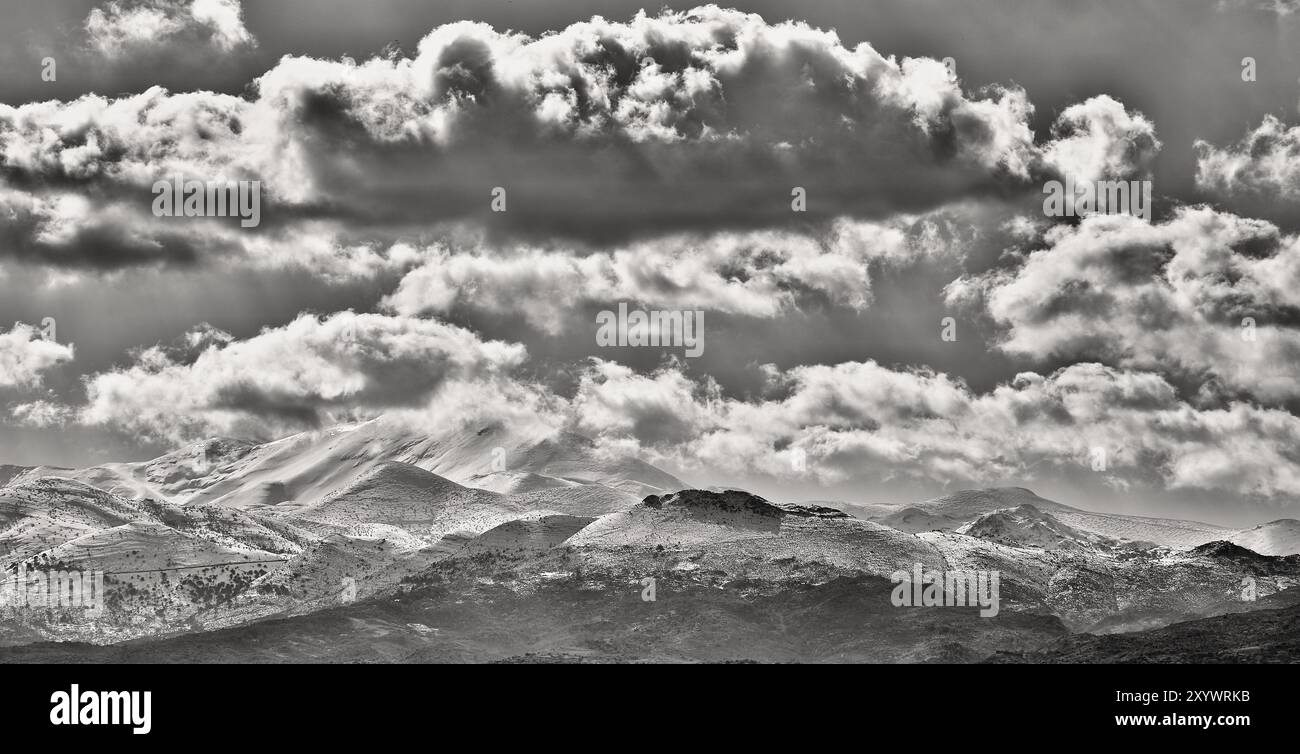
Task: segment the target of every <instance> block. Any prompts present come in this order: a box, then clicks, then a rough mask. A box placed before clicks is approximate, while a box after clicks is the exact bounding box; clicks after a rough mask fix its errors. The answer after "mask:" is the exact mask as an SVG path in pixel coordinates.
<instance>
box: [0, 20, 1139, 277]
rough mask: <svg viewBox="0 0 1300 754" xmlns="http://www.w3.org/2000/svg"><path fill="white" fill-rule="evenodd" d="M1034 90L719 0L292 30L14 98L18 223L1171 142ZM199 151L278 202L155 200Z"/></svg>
mask: <svg viewBox="0 0 1300 754" xmlns="http://www.w3.org/2000/svg"><path fill="white" fill-rule="evenodd" d="M148 7H149V8H153V6H148ZM186 7H190V6H186ZM195 7H197V4H196V6H195ZM155 12H157V11H156V9H155ZM1032 111H1033V108H1032V106H1031V105H1030V103H1029V102H1028V101H1027V99H1026V97H1025V94H1024V92H1023V91H1022V90H1020V89H1016V88H1005V87H992V88H989V89H986V90H984V91H981V92H978V93H970V92H964V91H963V90H962V89H961V88H960V86H959V85H958V83H957V82H956V81H954V80H951V79H950V77H949V76H948V74H947V70H946V68H945V67H944V66H943V65H942V64H941V63H939V62H938V61H935V60H930V59H920V58H917V59H912V58H904V59H902V60H899V59H897V58H894V57H886V56H883V55H882V54H880V53H879V52H877V51H876V50H875V49H873V48H872V47H871V46H870V45H868V44H865V43H864V44H859V45H857V46H854V47H848V46H845V45H844V44H843V43H842V42H841V40H840V39H839V38H838V37H837V36H836V34H835V33H834V32H830V31H823V30H819V29H815V28H812V27H810V26H808V25H807V24H804V23H795V22H784V23H776V24H771V23H768V22H766V21H764V20H763V19H762V18H760V17H759V16H757V15H753V14H745V13H740V12H738V11H730V10H721V9H719V8H716V7H713V6H707V7H703V8H697V9H695V10H692V11H689V12H684V13H678V12H671V11H665V12H663V13H662V14H661V15H658V16H649V15H646V14H644V13H642V14H638V15H637V16H636V17H634V18H633V19H632V20H630V21H628V22H612V21H607V20H605V19H602V18H599V17H597V18H593V19H592V20H590V21H587V22H582V23H577V24H573V25H571V26H569V27H567V28H564V29H562V30H560V31H558V32H556V33H554V34H549V35H545V36H542V37H540V38H530V37H526V36H523V35H520V34H515V33H508V32H499V31H497V30H495V29H493V28H491V27H489V26H487V25H484V24H479V23H469V22H459V23H453V24H448V25H445V26H440V27H438V28H436V29H434V30H433V31H431V32H430V33H429V34H428V35H427V36H426V37H425V38H424V39H423V40H421V42H420V44H419V47H418V51H417V53H416V54H415V56H414V57H411V58H403V57H398V56H393V57H384V58H373V59H370V60H367V61H363V62H357V61H354V60H350V59H342V60H320V59H314V58H306V57H291V56H287V57H285V58H283V59H281V60H280V61H279V62H278V63H277V65H276V66H275V67H274V68H272V69H271V70H269V71H267V72H266V73H265V74H263V75H262V76H261V77H259V78H258V79H257V80H256V82H255V84H254V86H253V88H252V94H251V95H250V97H249V98H241V97H232V96H228V95H222V94H216V93H212V92H191V93H179V94H172V93H169V92H167V91H165V90H163V89H160V88H154V89H151V90H149V91H146V92H143V93H141V94H138V95H133V96H129V97H123V98H118V99H106V98H103V97H99V96H97V95H86V96H83V97H81V98H79V99H77V100H73V101H70V102H58V101H51V102H41V103H30V104H25V105H21V106H18V107H11V106H7V105H0V190H4V191H5V192H6V196H7V198H5V199H4V201H5V202H6V204H7V206H8V207H9V208H10V211H9V212H8V213H4V214H0V217H12V219H5V220H0V223H3V224H4V225H5V228H6V230H5V233H6V234H7V236H8V237H9V239H10V241H9V243H6V244H4V245H3V246H2V247H0V248H4V249H18V250H19V253H22V254H26V255H27V256H29V257H31V258H35V259H41V258H47V257H48V258H52V259H56V260H64V262H65V263H71V262H72V261H73V260H78V259H81V260H84V261H85V263H87V264H98V265H100V266H104V265H110V266H121V265H125V264H139V263H142V262H148V263H152V262H156V261H159V260H175V259H181V260H188V259H192V258H194V257H196V256H202V255H204V254H206V253H208V252H209V251H211V250H216V251H219V252H220V251H225V250H227V249H229V248H230V247H231V244H235V245H236V246H239V247H241V248H247V247H251V246H254V245H255V244H257V243H259V242H258V241H255V240H253V239H257V238H260V237H262V236H264V235H266V234H275V233H277V232H284V229H285V227H286V226H289V225H296V224H302V223H317V224H321V223H324V224H328V223H334V224H336V226H337V227H345V228H346V229H347V231H348V232H349V234H350V235H351V236H352V237H354V238H356V237H360V236H363V235H364V234H366V233H371V234H373V235H375V236H377V237H380V238H383V239H386V240H387V241H389V242H391V241H393V240H401V239H409V238H411V237H415V236H419V235H420V234H422V233H425V232H428V231H430V230H437V229H440V228H443V227H445V225H446V224H447V223H464V222H468V223H473V224H476V225H478V226H479V227H482V228H485V229H487V230H488V231H489V232H491V233H493V234H503V235H513V236H515V237H516V238H517V239H522V240H523V242H531V243H536V242H539V241H541V240H546V241H550V240H553V239H555V238H564V239H567V240H569V241H572V242H574V243H578V244H611V243H613V244H623V243H630V242H633V241H635V240H638V239H641V238H645V237H651V236H656V235H659V234H662V233H665V232H668V233H681V232H717V231H737V230H745V229H752V228H758V227H763V228H771V227H784V228H787V229H792V228H804V227H808V226H810V225H814V224H817V223H826V222H830V221H832V220H833V219H835V218H838V217H854V218H859V219H866V220H880V219H883V218H887V217H890V216H892V215H894V214H896V213H899V212H908V213H922V212H926V211H930V210H932V209H934V208H936V207H940V206H944V205H948V204H951V203H954V202H957V201H961V200H971V199H981V198H998V199H1001V198H1005V197H1006V196H1008V195H1012V194H1015V193H1016V192H1030V193H1036V189H1037V185H1038V184H1039V183H1041V180H1040V179H1041V178H1042V177H1043V176H1053V175H1059V174H1061V173H1062V172H1073V171H1078V172H1080V173H1081V175H1087V176H1093V175H1096V174H1100V173H1115V174H1128V173H1131V172H1133V171H1134V170H1136V169H1139V168H1140V167H1141V166H1142V164H1143V163H1144V161H1145V160H1146V159H1147V158H1148V157H1149V155H1150V153H1151V152H1152V151H1153V150H1155V149H1156V148H1158V146H1159V145H1158V142H1157V141H1156V140H1155V137H1154V134H1153V133H1152V132H1151V129H1150V124H1149V122H1147V121H1146V120H1145V119H1143V118H1142V117H1141V116H1139V115H1136V114H1130V113H1128V112H1126V111H1125V109H1124V108H1123V106H1122V105H1120V104H1119V103H1118V102H1116V101H1114V100H1112V99H1110V98H1107V97H1099V98H1094V99H1091V100H1088V101H1087V102H1085V103H1081V104H1080V105H1077V106H1075V107H1072V108H1069V109H1068V110H1067V111H1066V112H1065V113H1063V114H1062V119H1061V121H1060V122H1059V123H1058V130H1057V134H1056V136H1055V140H1054V141H1053V142H1049V143H1047V144H1042V145H1040V144H1035V143H1034V139H1033V132H1032V130H1031V128H1030V126H1029V118H1030V116H1031V114H1032ZM177 175H182V176H184V177H185V178H187V179H198V180H216V179H219V178H225V179H231V180H260V181H261V182H262V201H263V204H264V205H265V206H264V207H263V211H262V218H263V225H262V227H260V228H259V229H258V230H257V231H256V232H246V233H243V234H239V235H233V236H232V235H230V234H229V233H227V234H226V235H220V236H219V237H218V238H215V239H214V238H212V237H211V236H212V235H213V234H214V233H217V229H219V230H226V231H229V227H228V226H229V224H228V223H227V224H219V223H211V222H191V220H189V219H185V218H179V219H178V218H161V219H156V218H153V217H152V216H151V215H149V214H148V208H149V206H150V200H151V198H152V197H151V195H150V193H149V190H150V187H151V186H152V183H153V181H155V180H159V179H167V178H171V177H173V176H177ZM498 187H499V188H501V189H504V191H505V197H504V198H505V203H506V204H505V209H506V211H504V212H493V211H492V210H491V202H492V192H493V190H494V189H495V188H498ZM795 187H801V188H802V189H804V190H805V192H806V211H804V212H794V211H792V201H793V198H792V191H793V190H794V188H795ZM74 209H75V210H76V211H77V212H78V213H79V217H80V218H81V219H86V220H87V221H89V224H90V226H91V227H95V226H96V225H98V227H100V228H102V229H103V230H101V231H99V232H98V233H91V232H89V231H87V232H84V233H83V232H78V231H67V232H64V233H62V234H59V233H56V232H53V230H52V229H58V228H60V227H67V228H74V227H75V228H80V227H82V223H73V222H71V221H69V220H66V219H65V218H66V217H67V216H68V215H69V213H71V212H73V210H74ZM128 211H133V212H135V213H137V214H138V215H139V217H137V218H136V219H134V220H132V221H127V220H125V219H124V218H123V213H126V212H128ZM101 214H105V215H109V216H111V217H112V219H111V220H110V219H109V217H102V218H100V217H99V215H101ZM97 220H98V222H97ZM178 220H179V221H178ZM124 226H125V227H128V228H129V229H124V230H121V231H119V232H118V234H117V235H116V236H114V235H112V231H111V230H109V229H110V228H120V227H124ZM322 232H325V231H322ZM261 243H265V242H261ZM101 246H102V247H106V248H108V249H110V250H111V251H110V252H107V253H106V252H103V251H101V250H100V249H101ZM282 246H283V248H284V249H289V248H291V247H292V244H290V243H288V242H287V241H286V242H285V243H284V244H282ZM286 253H290V252H287V251H286Z"/></svg>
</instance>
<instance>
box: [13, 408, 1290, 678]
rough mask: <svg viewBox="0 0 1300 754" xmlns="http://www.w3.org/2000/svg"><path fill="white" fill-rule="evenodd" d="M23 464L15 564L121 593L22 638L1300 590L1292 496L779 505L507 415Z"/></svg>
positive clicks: (1118, 604)
mask: <svg viewBox="0 0 1300 754" xmlns="http://www.w3.org/2000/svg"><path fill="white" fill-rule="evenodd" d="M0 483H2V484H3V487H0V570H2V571H3V574H0V575H3V576H4V577H5V578H10V577H11V576H13V575H15V574H17V573H19V572H20V569H21V570H22V571H24V572H32V571H37V570H41V569H45V570H59V571H92V570H93V571H102V572H104V574H105V595H106V607H107V609H106V611H105V614H104V615H101V616H88V615H86V614H84V611H80V610H79V609H78V608H75V607H61V608H40V609H35V608H32V607H31V606H15V605H12V604H11V605H7V606H4V607H0V660H9V661H25V660H29V659H36V658H40V659H41V661H51V660H58V659H68V660H94V659H110V658H118V659H121V658H122V657H132V658H137V659H140V658H162V657H164V655H166V653H168V652H170V653H172V654H170V655H166V656H168V657H188V658H190V659H191V660H196V661H207V660H211V661H271V660H277V661H284V660H317V661H320V660H328V661H355V660H363V661H420V662H427V661H621V662H626V661H644V660H652V661H727V660H759V661H869V662H924V661H952V662H978V661H983V660H989V661H1031V662H1033V661H1042V662H1050V661H1057V660H1058V659H1059V658H1061V657H1073V656H1087V657H1090V658H1092V660H1090V661H1106V659H1105V656H1104V653H1099V652H1098V651H1097V650H1096V647H1095V646H1094V645H1089V644H1087V642H1088V641H1091V639H1088V638H1087V637H1107V636H1115V637H1138V636H1146V635H1148V634H1155V633H1158V632H1160V631H1173V630H1174V629H1175V627H1177V626H1182V625H1191V624H1192V623H1199V622H1201V621H1216V620H1217V621H1231V620H1236V621H1246V622H1249V621H1251V620H1252V616H1264V615H1265V614H1267V613H1269V610H1270V609H1274V608H1275V609H1289V608H1290V606H1291V605H1292V604H1293V603H1300V599H1295V595H1297V594H1300V590H1296V589H1295V588H1294V587H1295V586H1296V585H1297V582H1298V581H1300V522H1298V521H1295V520H1292V519H1281V520H1278V521H1273V522H1270V523H1266V524H1261V525H1260V526H1257V527H1254V528H1249V529H1244V530H1232V529H1227V528H1223V527H1218V526H1214V525H1211V524H1205V523H1200V522H1195V521H1180V520H1172V519H1159V518H1144V517H1138V516H1125V515H1118V514H1110V513H1098V512H1090V511H1086V510H1081V509H1079V508H1075V507H1072V506H1068V505H1065V504H1062V503H1058V502H1054V501H1051V500H1047V499H1044V498H1042V497H1039V496H1038V495H1036V494H1034V493H1033V492H1031V491H1030V490H1027V489H1023V488H994V489H984V490H964V491H959V492H955V493H953V494H950V495H947V496H944V497H939V498H936V499H933V500H928V501H923V502H913V503H902V504H879V503H877V504H850V503H825V502H819V503H802V504H797V503H790V502H773V501H768V500H765V499H764V498H762V497H760V496H757V495H754V494H751V493H749V492H746V491H743V490H702V489H693V488H691V487H690V485H688V484H687V483H685V482H683V481H681V480H680V479H677V478H676V477H674V476H672V475H671V474H668V473H666V472H664V471H662V470H660V469H657V468H655V467H654V466H652V465H650V464H647V463H644V462H642V461H640V460H637V459H635V458H631V457H625V456H618V455H612V454H609V453H608V452H606V451H604V450H603V449H602V448H600V447H598V446H597V445H596V444H594V443H593V442H591V441H590V440H587V439H586V438H583V437H581V436H579V435H576V434H571V433H557V434H552V435H547V436H530V435H526V434H518V433H514V432H511V431H510V430H509V429H507V428H505V427H503V426H500V425H489V426H481V427H457V428H451V429H448V430H447V431H445V432H442V433H437V434H428V433H421V432H416V431H413V430H411V429H409V428H405V427H403V426H401V425H398V424H396V423H393V422H390V421H387V420H374V421H371V422H365V423H360V424H353V425H345V426H339V427H333V428H329V429H323V430H319V431H314V432H307V433H302V434H299V435H294V436H291V437H287V438H284V439H281V440H277V441H273V442H268V443H254V442H248V441H242V440H237V439H228V438H215V439H210V440H206V441H203V442H198V443H193V444H190V445H187V446H185V447H182V448H179V449H177V450H175V451H173V452H171V453H168V454H166V455H164V456H161V457H159V458H156V459H153V460H150V461H144V462H133V463H111V464H104V465H100V466H95V467H91V468H85V469H62V468H54V467H45V466H36V467H14V466H9V467H4V468H3V469H0ZM914 568H920V569H922V570H924V571H928V572H953V571H959V572H993V571H995V572H997V573H998V574H999V576H1000V582H999V586H1000V598H999V599H1000V610H999V611H998V614H997V615H996V616H995V617H990V618H982V617H980V615H979V612H978V610H977V609H976V608H971V607H954V608H950V609H916V608H906V607H896V606H895V604H894V603H892V602H891V598H890V595H891V592H892V590H893V589H894V585H895V582H896V581H897V578H896V575H897V574H898V573H899V572H909V571H911V570H912V569H914ZM1266 608H1267V609H1266ZM1260 620H1261V621H1262V620H1264V619H1263V618H1260ZM1264 622H1265V623H1267V625H1270V626H1274V625H1276V626H1281V625H1285V621H1277V620H1273V621H1271V622H1269V621H1264ZM1261 625H1263V624H1261ZM340 631H341V632H342V633H343V634H346V637H345V638H343V639H338V637H339V636H340V633H339V632H340ZM331 634H332V635H334V636H335V637H336V639H335V640H332V641H331V640H327V637H328V636H329V635H331ZM1175 635H1176V634H1170V636H1175ZM1243 635H1245V634H1243ZM1179 636H1181V635H1179ZM1125 640H1127V639H1123V638H1121V639H1117V641H1125ZM1252 640H1253V641H1258V640H1259V639H1258V637H1255V638H1254V639H1252ZM1097 641H1101V639H1097ZM1171 641H1176V640H1175V639H1171ZM250 642H251V643H250ZM1063 642H1064V643H1065V644H1062V643H1063ZM1080 642H1083V643H1082V644H1080ZM1229 643H1230V640H1229ZM1106 646H1111V645H1106ZM1143 646H1144V647H1145V649H1144V650H1143V651H1146V652H1148V654H1151V655H1152V656H1159V653H1158V652H1157V651H1156V650H1152V649H1150V647H1146V645H1143ZM1062 647H1065V648H1064V649H1063V648H1062ZM1080 647H1086V648H1088V650H1089V651H1091V652H1092V654H1086V655H1084V654H1080V653H1081V652H1083V650H1082V649H1080ZM1053 652H1055V653H1056V654H1053Z"/></svg>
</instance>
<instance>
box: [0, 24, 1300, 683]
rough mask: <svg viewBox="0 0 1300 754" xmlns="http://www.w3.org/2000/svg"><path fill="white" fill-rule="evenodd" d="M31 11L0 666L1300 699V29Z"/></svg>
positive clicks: (8, 287) (3, 386) (5, 264)
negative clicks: (1223, 684) (729, 669)
mask: <svg viewBox="0 0 1300 754" xmlns="http://www.w3.org/2000/svg"><path fill="white" fill-rule="evenodd" d="M14 5H15V7H12V8H10V7H6V10H5V11H4V13H5V24H4V25H3V27H0V322H2V323H5V324H4V325H0V464H3V465H0V661H3V662H41V663H58V662H108V663H115V662H137V661H148V662H178V663H209V662H226V663H228V662H236V663H273V662H277V663H278V662H411V663H425V662H464V663H481V662H526V663H539V662H572V663H577V662H584V663H587V662H592V663H594V662H747V661H758V662H802V663H812V662H816V663H822V662H874V663H919V662H947V663H982V662H990V663H1056V662H1067V663H1116V662H1124V663H1134V662H1152V663H1178V662H1183V663H1185V662H1193V663H1205V662H1215V663H1283V662H1296V661H1300V520H1298V519H1300V5H1297V4H1296V3H1295V2H1293V1H1292V0H1267V2H1265V1H1263V0H1152V2H1146V3H1135V2H1131V0H1124V1H1120V0H1104V1H1103V2H1096V3H1090V4H1087V5H1086V7H1079V4H1077V3H1071V2H1066V1H1065V0H1038V1H1037V2H1029V0H1005V1H995V0H978V1H977V2H960V3H958V2H940V1H939V0H879V1H873V2H861V3H849V4H845V3H839V2H810V3H805V4H800V5H798V6H795V5H792V4H782V3H777V2H770V1H764V2H752V3H743V4H740V7H738V8H731V7H721V6H714V5H706V6H700V7H694V8H692V7H689V6H676V5H670V6H668V7H665V8H663V9H657V8H644V9H643V8H642V4H641V3H637V2H605V3H590V2H579V1H577V0H572V1H570V0H565V1H563V2H560V1H557V2H553V3H552V2H547V3H517V2H513V3H512V2H509V0H484V1H483V2H478V3H474V4H473V5H472V10H470V7H471V6H468V5H466V6H462V5H460V4H442V3H439V4H421V3H413V2H404V1H400V0H374V1H373V2H368V3H356V4H354V5H346V4H342V3H334V2H323V0H315V1H312V0H278V1H277V2H276V3H257V4H255V3H241V2H239V0H84V1H77V2H74V1H72V0H68V1H66V2H35V1H34V0H33V1H32V2H28V1H27V0H21V1H20V2H18V3H16V4H14ZM467 14H468V15H467ZM9 322H13V323H14V324H13V325H12V327H10V326H8V323H9Z"/></svg>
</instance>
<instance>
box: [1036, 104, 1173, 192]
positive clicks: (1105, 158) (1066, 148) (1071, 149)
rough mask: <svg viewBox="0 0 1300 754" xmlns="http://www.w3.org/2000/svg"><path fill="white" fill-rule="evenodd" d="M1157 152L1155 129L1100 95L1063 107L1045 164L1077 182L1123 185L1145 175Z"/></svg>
mask: <svg viewBox="0 0 1300 754" xmlns="http://www.w3.org/2000/svg"><path fill="white" fill-rule="evenodd" d="M1159 151H1160V140H1159V139H1157V138H1156V128H1155V124H1153V123H1152V122H1151V121H1150V120H1148V119H1147V118H1145V117H1143V116H1142V114H1141V113H1130V112H1129V111H1128V110H1127V109H1126V108H1125V107H1124V105H1123V104H1122V103H1120V102H1119V101H1118V100H1116V99H1114V98H1113V97H1110V96H1109V95H1105V94H1102V95H1098V96H1096V97H1092V98H1090V99H1088V100H1086V101H1084V102H1080V103H1078V104H1075V105H1071V106H1069V107H1067V108H1065V110H1064V111H1063V112H1062V113H1061V114H1060V116H1059V117H1058V118H1057V119H1056V122H1055V123H1053V124H1052V140H1051V142H1049V143H1048V145H1047V146H1046V148H1045V149H1044V159H1045V160H1046V161H1047V163H1048V164H1049V165H1051V166H1052V167H1053V168H1055V169H1056V170H1057V171H1058V172H1059V173H1060V174H1061V175H1062V176H1069V177H1072V178H1074V179H1075V180H1076V181H1097V180H1102V179H1113V180H1119V179H1129V178H1135V177H1138V176H1139V175H1140V174H1142V173H1144V172H1145V171H1147V170H1148V169H1149V168H1150V165H1151V161H1152V160H1153V159H1155V156H1156V153H1157V152H1159Z"/></svg>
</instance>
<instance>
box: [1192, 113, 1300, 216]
mask: <svg viewBox="0 0 1300 754" xmlns="http://www.w3.org/2000/svg"><path fill="white" fill-rule="evenodd" d="M1196 153H1197V159H1196V184H1197V186H1198V187H1200V188H1201V189H1202V190H1205V191H1208V192H1210V193H1211V194H1214V195H1215V196H1217V197H1220V198H1223V199H1233V198H1239V197H1245V198H1253V199H1257V200H1265V201H1282V202H1289V203H1293V204H1294V203H1296V202H1300V126H1292V127H1290V128H1287V126H1286V125H1285V124H1284V123H1283V122H1282V121H1281V120H1279V119H1278V118H1276V117H1274V116H1272V115H1266V116H1264V121H1263V122H1262V123H1260V125H1259V127H1258V128H1256V129H1254V130H1253V131H1251V132H1250V133H1248V134H1246V136H1245V137H1244V138H1242V139H1241V141H1239V142H1237V143H1236V144H1232V145H1229V146H1226V147H1222V148H1220V147H1216V146H1214V145H1212V144H1209V143H1208V142H1205V141H1197V142H1196Z"/></svg>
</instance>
